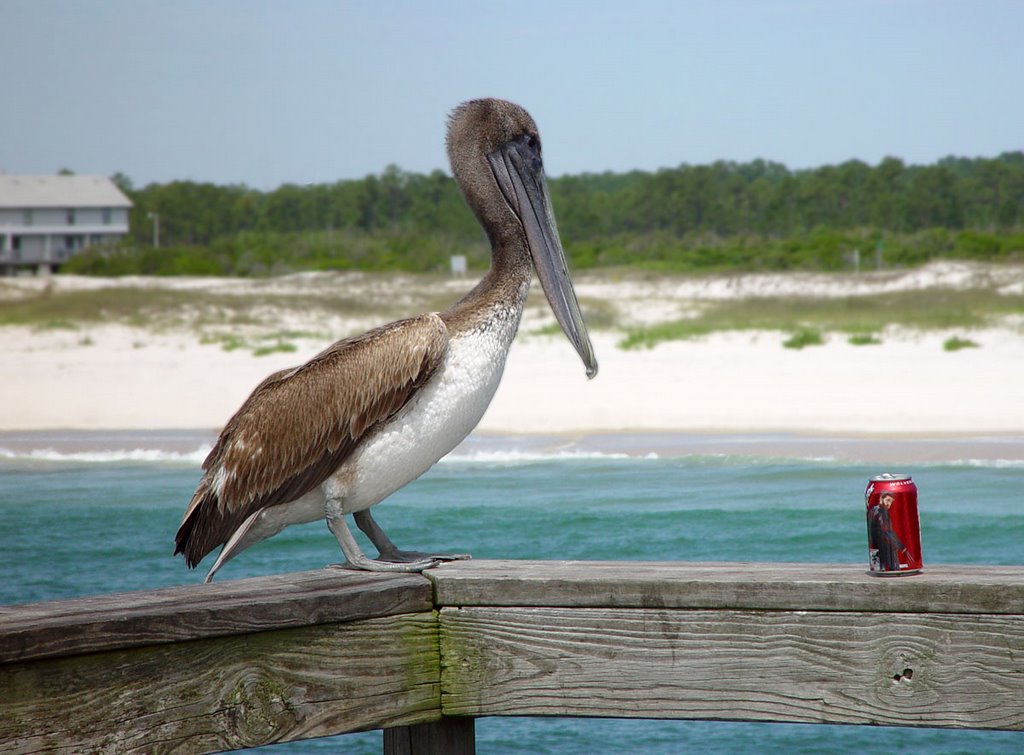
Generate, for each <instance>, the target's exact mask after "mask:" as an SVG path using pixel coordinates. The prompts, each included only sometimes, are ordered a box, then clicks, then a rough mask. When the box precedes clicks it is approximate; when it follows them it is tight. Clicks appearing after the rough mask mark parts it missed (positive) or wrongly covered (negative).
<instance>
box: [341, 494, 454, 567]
mask: <svg viewBox="0 0 1024 755" xmlns="http://www.w3.org/2000/svg"><path fill="white" fill-rule="evenodd" d="M353 518H354V519H355V520H356V524H358V525H359V528H360V529H361V530H362V531H363V532H365V533H366V535H367V537H369V538H370V540H371V541H372V542H373V544H374V545H375V546H377V550H379V551H380V552H381V558H379V559H376V558H368V557H367V556H366V554H365V553H363V551H362V549H361V548H360V547H359V544H358V543H357V542H356V539H355V537H353V535H352V530H350V529H349V528H348V524H347V523H346V522H345V517H344V515H343V514H342V513H341V506H339V505H338V504H337V503H336V502H333V501H328V503H327V527H328V528H329V529H330V530H331V532H332V533H333V534H334V537H335V538H336V539H337V541H338V545H339V546H341V552H342V553H344V554H345V563H343V564H333V566H338V567H340V568H343V569H358V570H361V571H381V572H413V573H415V572H421V571H423V570H424V569H430V568H433V567H435V566H438V565H439V564H441V563H442V562H443V561H448V560H452V559H453V558H454V557H453V556H433V555H430V554H426V553H413V552H410V551H401V550H399V549H398V548H396V547H395V544H394V543H392V542H391V540H390V539H389V538H388V536H387V535H385V534H384V531H383V530H382V529H381V528H380V527H379V526H378V525H377V523H376V522H375V521H373V519H372V518H371V517H370V514H369V512H366V511H360V512H357V513H356V514H354V515H353ZM388 556H390V557H391V558H388Z"/></svg>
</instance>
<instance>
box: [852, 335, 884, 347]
mask: <svg viewBox="0 0 1024 755" xmlns="http://www.w3.org/2000/svg"><path fill="white" fill-rule="evenodd" d="M846 340H847V343H849V344H850V345H851V346H877V345H878V344H880V343H881V342H882V339H881V338H879V337H878V336H876V335H874V334H872V333H854V334H853V335H852V336H850V337H849V338H847V339H846Z"/></svg>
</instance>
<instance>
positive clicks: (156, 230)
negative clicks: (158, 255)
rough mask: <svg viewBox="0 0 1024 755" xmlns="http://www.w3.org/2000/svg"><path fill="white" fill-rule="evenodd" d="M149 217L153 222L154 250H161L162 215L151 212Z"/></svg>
mask: <svg viewBox="0 0 1024 755" xmlns="http://www.w3.org/2000/svg"><path fill="white" fill-rule="evenodd" d="M147 217H148V218H149V219H150V220H152V221H153V248H154V249H159V248H160V213H158V212H150V213H148V214H147Z"/></svg>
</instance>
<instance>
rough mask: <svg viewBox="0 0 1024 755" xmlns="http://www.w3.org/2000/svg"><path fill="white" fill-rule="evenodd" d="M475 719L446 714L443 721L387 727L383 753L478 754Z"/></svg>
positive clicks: (385, 754)
mask: <svg viewBox="0 0 1024 755" xmlns="http://www.w3.org/2000/svg"><path fill="white" fill-rule="evenodd" d="M475 724H476V719H474V718H471V717H469V716H459V717H455V716H445V717H444V718H442V719H441V720H440V721H432V722H430V723H425V724H413V725H412V726H396V727H393V728H391V729H385V730H384V755H475V753H476V725H475Z"/></svg>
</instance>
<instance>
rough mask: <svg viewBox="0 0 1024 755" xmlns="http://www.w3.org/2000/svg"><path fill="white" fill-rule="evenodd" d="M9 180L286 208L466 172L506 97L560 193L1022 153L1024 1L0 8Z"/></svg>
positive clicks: (2, 128) (139, 0)
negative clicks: (478, 137)
mask: <svg viewBox="0 0 1024 755" xmlns="http://www.w3.org/2000/svg"><path fill="white" fill-rule="evenodd" d="M0 29H2V32H3V35H2V36H3V43H2V44H0V110H2V116H0V171H3V172H7V173H52V172H55V171H57V170H58V169H60V168H62V167H67V168H70V169H72V170H75V171H76V172H80V173H103V174H112V173H114V172H115V171H121V172H123V173H125V174H126V175H128V176H129V177H130V178H131V179H132V180H133V181H134V182H135V184H136V185H137V186H141V185H145V184H147V183H149V182H153V181H160V182H163V181H169V180H173V179H191V180H198V181H213V182H215V183H245V184H248V185H250V186H253V187H256V188H260V189H269V188H274V187H276V186H278V185H279V184H281V183H284V182H293V183H300V184H305V183H317V182H331V181H336V180H338V179H344V178H358V177H361V176H364V175H366V174H368V173H379V172H380V171H381V170H383V169H384V167H385V166H387V165H388V164H389V163H395V164H397V165H399V166H400V167H402V168H404V169H406V170H411V171H421V172H422V171H429V170H432V169H434V168H444V169H447V166H446V164H445V155H444V148H443V138H444V124H445V117H446V114H447V112H448V111H449V110H450V109H451V108H452V107H453V106H454V105H455V104H457V103H458V102H460V101H462V100H464V99H468V98H470V97H479V96H500V97H504V98H506V99H511V100H515V101H517V102H519V103H520V104H522V105H524V106H525V107H526V108H527V109H528V110H530V111H531V113H532V114H533V115H534V117H535V119H536V120H537V122H538V124H539V126H540V129H541V134H542V137H543V139H544V144H545V163H546V167H547V170H548V173H549V174H551V175H562V174H565V173H580V172H585V171H590V172H598V171H603V170H613V171H625V170H630V169H633V168H640V169H643V170H656V169H657V168H659V167H671V166H676V165H679V164H681V163H690V164H702V163H708V162H712V161H714V160H717V159H727V160H737V161H746V160H751V159H754V158H757V157H761V158H764V159H769V160H775V161H778V162H782V163H785V164H786V165H788V166H789V167H791V168H805V167H815V166H818V165H824V164H833V163H839V162H842V161H844V160H848V159H851V158H856V159H860V160H864V161H867V162H869V163H871V164H875V163H877V162H878V161H879V160H880V159H882V158H883V157H885V156H886V155H894V156H897V157H900V158H902V159H904V160H906V161H907V162H910V163H926V162H932V161H934V160H936V159H938V158H940V157H943V156H945V155H949V154H955V155H964V156H994V155H997V154H998V153H1000V152H1003V151H1006V150H1018V149H1021V148H1022V147H1024V144H1022V141H1024V139H1022V135H1024V96H1022V92H1024V44H1022V43H1021V39H1022V38H1024V2H1016V1H1015V0H963V1H962V2H952V1H950V0H777V1H773V0H762V1H760V2H758V1H756V0H717V1H716V2H682V1H681V0H677V1H676V2H645V1H644V0H632V1H631V2H553V1H549V2H532V0H518V2H496V3H488V2H469V1H465V2H463V1H458V0H455V1H450V2H445V1H442V0H433V1H432V2H383V1H380V2H327V1H326V0H325V1H320V0H290V1H288V2H284V1H281V2H275V1H271V0H263V1H262V2H258V1H256V0H245V1H242V0H219V1H218V2H202V1H200V0H174V1H173V2H171V1H169V0H168V1H165V0H107V1H106V2H99V1H98V0H0Z"/></svg>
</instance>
